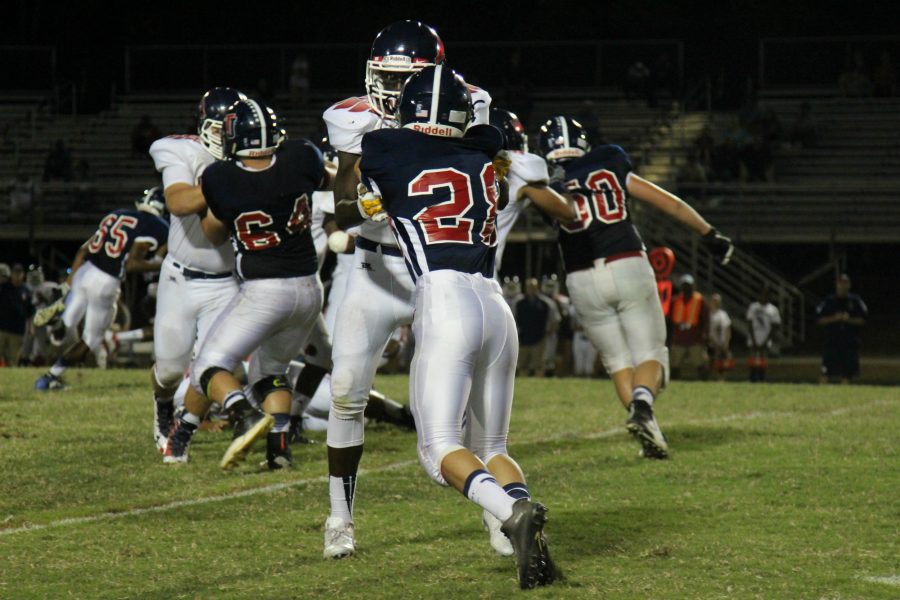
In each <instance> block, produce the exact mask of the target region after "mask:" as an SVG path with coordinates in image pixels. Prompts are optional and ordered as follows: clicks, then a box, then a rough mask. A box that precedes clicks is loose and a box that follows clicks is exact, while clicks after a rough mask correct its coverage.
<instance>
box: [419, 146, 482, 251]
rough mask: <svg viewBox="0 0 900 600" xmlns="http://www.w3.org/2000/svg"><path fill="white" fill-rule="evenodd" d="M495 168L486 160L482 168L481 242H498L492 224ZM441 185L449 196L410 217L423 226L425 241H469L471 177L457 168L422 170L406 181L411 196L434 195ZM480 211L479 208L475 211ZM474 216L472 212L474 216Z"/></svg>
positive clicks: (470, 229) (433, 242)
mask: <svg viewBox="0 0 900 600" xmlns="http://www.w3.org/2000/svg"><path fill="white" fill-rule="evenodd" d="M495 181H496V179H495V174H494V167H493V166H492V165H491V164H490V163H488V164H486V165H484V168H483V169H482V170H481V177H480V188H481V189H479V190H477V191H478V196H479V197H482V198H484V199H485V200H486V202H487V210H486V213H485V217H484V224H483V225H482V227H481V243H483V244H484V245H486V246H495V245H496V244H497V235H496V232H495V231H494V223H495V221H496V220H497V200H498V196H499V194H498V192H497V186H496V185H495ZM440 187H447V188H450V199H449V200H447V201H446V202H440V203H438V204H433V205H431V206H428V207H426V208H423V209H422V210H420V211H419V212H418V213H416V215H415V216H414V217H413V219H415V220H416V221H417V222H419V223H420V224H421V226H422V231H423V232H424V233H425V241H426V243H428V244H447V243H450V244H454V243H455V244H471V243H473V242H472V228H473V226H474V224H475V219H472V218H467V217H464V216H463V215H465V214H467V213H469V212H471V210H472V209H473V208H474V207H475V202H474V197H475V196H474V194H473V193H472V192H473V190H472V180H471V178H470V177H469V176H468V175H467V174H466V173H463V172H462V171H457V170H456V169H452V168H451V169H434V170H429V171H422V172H421V173H419V175H418V176H417V177H416V178H415V179H413V180H412V181H411V182H410V183H409V191H408V193H409V195H410V196H423V195H432V194H434V191H435V189H437V188H440ZM476 210H477V209H476ZM478 212H481V211H478ZM473 216H474V215H473Z"/></svg>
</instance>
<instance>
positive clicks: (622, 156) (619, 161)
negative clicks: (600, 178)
mask: <svg viewBox="0 0 900 600" xmlns="http://www.w3.org/2000/svg"><path fill="white" fill-rule="evenodd" d="M611 148H612V149H613V150H614V152H615V158H614V161H615V163H616V166H617V167H618V169H617V171H618V173H617V174H618V175H619V176H620V177H621V179H622V185H625V178H626V177H627V176H628V174H629V173H631V172H632V171H634V165H633V164H632V162H631V158H629V156H628V153H627V152H625V150H623V149H622V148H621V147H620V146H611Z"/></svg>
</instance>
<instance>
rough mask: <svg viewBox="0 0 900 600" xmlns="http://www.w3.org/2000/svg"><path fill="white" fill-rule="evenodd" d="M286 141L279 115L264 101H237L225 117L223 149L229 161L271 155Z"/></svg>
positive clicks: (229, 108) (248, 99) (223, 123)
mask: <svg viewBox="0 0 900 600" xmlns="http://www.w3.org/2000/svg"><path fill="white" fill-rule="evenodd" d="M283 140H284V130H283V129H282V128H281V127H279V125H278V116H277V115H276V114H275V111H273V110H272V109H271V108H269V107H268V106H267V105H266V104H265V103H264V102H263V101H261V100H254V99H252V98H245V99H243V100H238V101H237V102H235V103H234V104H232V105H231V106H230V107H228V112H227V113H226V114H225V118H224V119H223V120H222V151H223V153H224V155H225V158H226V159H228V160H233V159H234V158H240V157H244V158H261V157H264V156H271V155H272V154H275V151H276V150H278V146H280V145H281V142H282V141H283Z"/></svg>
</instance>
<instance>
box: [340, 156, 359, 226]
mask: <svg viewBox="0 0 900 600" xmlns="http://www.w3.org/2000/svg"><path fill="white" fill-rule="evenodd" d="M359 158H360V157H359V154H352V153H350V152H340V151H339V152H338V168H337V173H336V174H335V177H334V218H335V221H336V222H337V226H338V227H339V228H341V229H344V230H346V229H350V228H351V227H353V226H354V225H358V224H360V223H362V222H363V218H362V215H360V214H359V208H358V206H357V202H356V199H357V192H356V186H357V184H358V183H359Z"/></svg>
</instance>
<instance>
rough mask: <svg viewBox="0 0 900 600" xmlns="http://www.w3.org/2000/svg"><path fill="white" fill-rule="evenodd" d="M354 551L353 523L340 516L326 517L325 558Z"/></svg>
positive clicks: (342, 555)
mask: <svg viewBox="0 0 900 600" xmlns="http://www.w3.org/2000/svg"><path fill="white" fill-rule="evenodd" d="M354 552H356V540H355V538H354V537H353V523H347V522H346V521H344V520H343V519H342V518H340V517H328V519H327V520H326V521H325V551H324V552H323V553H322V556H324V557H325V558H344V557H347V556H350V555H351V554H353V553H354Z"/></svg>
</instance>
